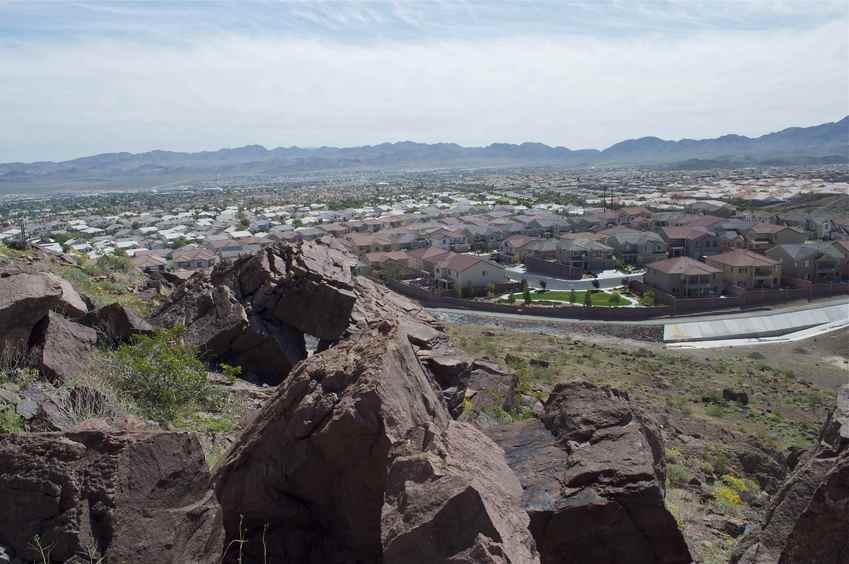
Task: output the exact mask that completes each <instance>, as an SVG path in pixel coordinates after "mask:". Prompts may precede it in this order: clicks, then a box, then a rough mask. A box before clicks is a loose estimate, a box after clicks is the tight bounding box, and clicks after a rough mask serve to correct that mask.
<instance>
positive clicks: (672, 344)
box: [663, 304, 849, 349]
mask: <svg viewBox="0 0 849 564" xmlns="http://www.w3.org/2000/svg"><path fill="white" fill-rule="evenodd" d="M844 327H849V304H838V305H834V306H830V307H825V308H821V309H815V310H804V311H794V312H789V313H779V314H773V315H762V316H758V317H748V318H736V319H720V320H714V321H694V322H690V323H669V324H666V325H665V326H664V328H663V340H664V342H665V343H666V346H667V348H672V349H707V348H717V347H735V346H750V345H759V344H770V343H773V344H774V343H787V342H792V341H800V340H802V339H808V338H810V337H814V336H817V335H823V334H825V333H830V332H832V331H837V330H838V329H842V328H844Z"/></svg>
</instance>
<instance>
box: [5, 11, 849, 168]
mask: <svg viewBox="0 0 849 564" xmlns="http://www.w3.org/2000/svg"><path fill="white" fill-rule="evenodd" d="M0 21H3V22H4V26H3V28H2V29H0V74H2V75H3V76H4V81H3V83H2V85H0V104H2V107H3V108H5V110H4V120H3V121H4V124H3V128H2V129H0V162H11V161H24V162H28V161H46V160H53V161H61V160H69V159H72V158H76V157H82V156H87V155H93V154H98V153H108V152H124V151H127V152H133V153H138V152H145V151H149V150H154V149H163V150H173V151H187V152H196V151H201V150H217V149H220V148H224V147H239V146H244V145H252V144H259V145H263V146H265V147H269V148H273V147H280V146H284V147H285V146H293V145H297V146H301V147H318V146H338V147H348V146H360V145H376V144H380V143H383V142H396V141H405V140H410V141H415V142H422V143H435V142H451V143H458V144H461V145H464V146H480V145H488V144H490V143H494V142H504V143H522V142H541V143H546V144H548V145H552V146H564V147H568V148H570V149H603V148H605V147H607V146H609V145H612V144H614V143H616V142H619V141H622V140H625V139H629V138H637V137H644V136H656V137H661V138H664V139H672V140H677V139H681V138H712V137H718V136H721V135H724V134H740V135H745V136H748V137H757V136H759V135H763V134H765V133H770V132H773V131H778V130H781V129H785V128H787V127H793V126H801V127H806V126H812V125H817V124H820V123H825V122H831V121H836V120H839V119H842V118H843V117H844V116H846V115H847V114H849V89H847V83H849V64H847V62H849V47H847V45H848V44H849V40H847V36H848V35H849V33H847V32H849V6H847V4H846V3H845V2H840V1H818V2H802V1H799V0H797V1H785V2H774V1H767V0H753V1H750V2H745V3H744V2H732V1H724V2H723V1H717V2H699V3H693V2H681V1H673V0H669V1H659V0H658V1H653V2H635V3H629V5H628V6H623V5H621V4H620V3H618V2H612V1H610V2H605V1H599V2H586V1H569V2H538V3H533V4H532V5H518V4H510V5H502V4H500V3H495V2H489V1H481V2H448V1H444V2H433V3H430V2H428V3H425V2H402V1H396V2H358V3H350V2H348V3H343V2H296V1H291V2H281V3H269V2H241V3H238V4H236V3H227V2H217V3H168V2H159V1H153V0H151V1H147V2H137V3H132V4H130V3H118V2H79V3H75V4H73V5H71V4H68V5H66V4H58V3H52V2H8V1H7V2H3V1H0Z"/></svg>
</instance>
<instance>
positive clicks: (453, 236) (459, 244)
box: [429, 228, 471, 252]
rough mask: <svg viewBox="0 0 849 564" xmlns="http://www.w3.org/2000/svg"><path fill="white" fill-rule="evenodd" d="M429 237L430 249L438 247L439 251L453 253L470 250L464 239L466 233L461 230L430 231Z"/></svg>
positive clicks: (441, 229) (442, 229) (443, 229)
mask: <svg viewBox="0 0 849 564" xmlns="http://www.w3.org/2000/svg"><path fill="white" fill-rule="evenodd" d="M429 236H430V246H431V247H439V248H440V249H447V250H450V251H455V252H462V251H468V250H469V249H470V248H471V247H470V246H469V243H468V240H467V239H466V232H465V231H464V230H463V229H462V228H457V229H445V228H439V229H436V230H434V231H432V232H431V233H430V235H429Z"/></svg>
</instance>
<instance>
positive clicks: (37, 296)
mask: <svg viewBox="0 0 849 564" xmlns="http://www.w3.org/2000/svg"><path fill="white" fill-rule="evenodd" d="M49 311H55V312H58V313H61V314H63V315H66V316H68V317H71V318H74V317H79V316H81V315H84V314H85V313H86V312H87V311H88V308H87V307H86V305H85V303H84V302H83V300H82V298H80V295H79V294H78V293H77V292H76V290H74V288H73V287H72V286H71V284H70V283H68V281H66V280H64V279H62V278H60V277H58V276H56V275H54V274H49V273H37V274H14V275H12V276H7V277H4V278H0V348H7V349H15V350H18V349H20V348H21V347H23V346H25V345H26V342H27V340H28V339H29V335H30V331H32V328H33V327H34V326H35V324H36V323H38V322H39V321H41V320H42V319H43V318H44V317H45V316H46V315H47V312H49Z"/></svg>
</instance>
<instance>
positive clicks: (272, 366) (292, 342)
mask: <svg viewBox="0 0 849 564" xmlns="http://www.w3.org/2000/svg"><path fill="white" fill-rule="evenodd" d="M153 319H154V322H155V323H157V324H158V325H161V326H163V327H173V326H174V325H182V326H183V327H184V328H185V335H184V336H185V338H186V340H187V341H188V342H189V343H191V344H193V345H195V346H197V347H198V348H199V349H200V351H201V354H202V355H203V356H204V357H205V358H206V359H208V360H211V361H216V362H226V363H228V364H232V365H237V366H241V367H242V369H243V370H244V371H245V373H250V374H253V375H254V376H256V377H258V378H259V379H260V380H262V381H264V382H267V383H270V384H278V383H280V381H281V380H282V379H283V378H284V377H285V376H286V375H287V374H288V373H289V371H290V370H291V369H292V368H293V367H294V366H295V364H297V363H298V362H299V361H300V360H302V359H304V358H306V354H307V353H306V345H305V343H304V336H303V334H302V333H300V332H298V331H296V330H293V329H292V328H291V327H288V326H285V325H275V324H273V323H270V322H267V321H265V320H264V319H263V318H261V317H259V316H257V315H253V314H252V315H249V314H248V312H247V311H246V310H245V306H244V305H243V304H242V303H241V302H240V301H239V300H238V299H237V298H236V295H235V293H234V291H233V290H232V289H231V288H230V287H229V286H225V285H218V286H214V285H212V284H210V283H209V282H208V280H207V279H206V278H204V277H203V276H195V277H192V278H191V279H190V280H189V281H187V282H186V283H185V284H184V285H183V286H181V287H180V288H179V289H178V290H177V291H176V293H175V297H174V299H173V300H172V301H171V302H170V303H168V304H166V305H165V306H164V307H163V308H162V309H160V310H159V311H158V312H157V314H156V315H155V316H154V318H153Z"/></svg>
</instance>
